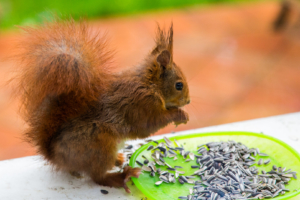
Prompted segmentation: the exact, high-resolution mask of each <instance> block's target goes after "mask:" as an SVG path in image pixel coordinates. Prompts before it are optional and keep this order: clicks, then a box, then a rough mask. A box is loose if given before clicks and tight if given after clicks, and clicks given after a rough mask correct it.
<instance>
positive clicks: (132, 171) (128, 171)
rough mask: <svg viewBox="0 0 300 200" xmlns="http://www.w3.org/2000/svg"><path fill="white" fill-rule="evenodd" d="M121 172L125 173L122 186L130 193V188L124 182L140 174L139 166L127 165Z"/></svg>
mask: <svg viewBox="0 0 300 200" xmlns="http://www.w3.org/2000/svg"><path fill="white" fill-rule="evenodd" d="M123 174H124V175H125V178H124V185H123V188H124V189H125V190H126V192H127V193H130V189H129V188H128V186H127V185H126V183H127V182H128V181H129V179H130V178H131V177H135V178H138V177H139V176H140V174H141V168H138V167H135V168H131V167H129V166H127V167H125V168H124V171H123Z"/></svg>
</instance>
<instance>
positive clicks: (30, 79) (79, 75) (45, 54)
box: [16, 20, 111, 159]
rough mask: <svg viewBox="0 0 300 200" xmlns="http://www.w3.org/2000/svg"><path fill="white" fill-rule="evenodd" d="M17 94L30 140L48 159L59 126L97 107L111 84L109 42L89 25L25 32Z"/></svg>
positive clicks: (54, 24)
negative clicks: (107, 44) (90, 28)
mask: <svg viewBox="0 0 300 200" xmlns="http://www.w3.org/2000/svg"><path fill="white" fill-rule="evenodd" d="M22 29H23V30H25V31H26V36H25V37H24V38H23V39H22V41H21V42H20V44H19V47H20V54H19V55H18V56H17V58H18V59H19V61H20V70H19V72H20V74H19V75H18V77H16V79H17V81H18V85H17V90H16V93H17V94H18V95H20V97H21V102H22V109H21V111H22V114H23V115H24V118H25V120H26V122H27V123H28V124H29V129H28V130H27V132H26V136H27V139H28V140H29V141H30V142H32V143H33V144H34V145H35V146H37V147H38V151H39V152H40V153H41V154H43V155H44V156H45V157H46V158H47V159H50V158H51V152H50V151H49V149H50V148H49V145H50V143H51V140H52V139H53V138H54V137H55V136H56V133H57V132H58V129H59V127H60V126H61V125H62V124H63V123H64V122H65V121H67V120H69V119H71V118H73V117H76V116H78V115H79V114H80V113H82V112H84V111H85V110H86V109H87V108H89V107H91V106H93V105H94V104H93V102H95V101H96V100H97V99H98V98H99V96H100V95H101V93H102V91H103V89H104V88H106V87H107V86H106V85H107V84H108V83H109V81H108V79H109V78H110V73H109V67H110V58H111V53H110V51H108V50H107V49H106V39H105V38H104V37H100V36H99V35H98V34H92V32H91V30H89V29H88V28H87V26H86V24H85V23H84V22H82V23H80V24H76V23H75V22H74V21H72V20H69V21H66V22H58V21H56V22H52V23H46V24H45V25H44V26H42V27H39V28H27V27H26V28H22Z"/></svg>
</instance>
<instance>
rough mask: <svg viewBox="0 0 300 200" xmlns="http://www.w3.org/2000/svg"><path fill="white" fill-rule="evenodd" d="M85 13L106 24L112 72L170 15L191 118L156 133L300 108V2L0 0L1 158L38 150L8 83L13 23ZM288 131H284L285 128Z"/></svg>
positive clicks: (134, 58)
mask: <svg viewBox="0 0 300 200" xmlns="http://www.w3.org/2000/svg"><path fill="white" fill-rule="evenodd" d="M53 14H56V15H58V16H60V17H61V18H67V17H69V16H72V17H74V18H75V19H76V20H78V19H80V18H82V17H83V18H85V19H87V20H88V22H89V24H90V26H91V27H92V28H93V29H95V30H99V31H100V32H107V35H108V37H109V40H110V45H111V47H112V48H114V49H116V55H115V62H114V66H115V67H116V69H115V70H122V69H125V68H129V67H134V66H136V65H138V64H139V62H140V61H141V60H142V59H143V57H144V56H145V55H146V54H147V53H148V52H149V51H150V49H151V48H152V47H153V45H154V40H153V38H154V35H155V28H156V22H158V23H159V24H161V25H165V26H169V25H170V23H171V22H172V21H173V23H174V32H175V33H174V60H175V62H176V63H177V64H178V65H179V66H181V68H182V70H183V71H184V73H185V74H186V77H187V79H188V83H189V87H190V93H191V104H190V105H188V106H186V110H187V111H188V112H189V115H190V121H189V122H188V124H186V125H180V126H178V127H177V128H176V127H175V126H174V125H170V126H168V127H166V128H164V129H162V130H160V131H159V132H158V133H157V134H163V133H170V132H177V131H181V130H186V129H195V128H201V127H205V126H213V125H219V124H224V123H230V122H236V121H242V120H249V119H255V118H261V117H268V116H273V115H279V114H285V113H291V112H298V111H299V110H300V17H299V15H300V6H299V2H298V1H297V0H294V1H293V0H288V1H287V0H286V1H276V0H273V1H270V0H269V1H253V0H251V1H250V0H243V1H241V0H239V1H234V0H201V1H200V0H185V1H182V0H152V1H138V0H110V1H104V0H85V1H79V0H78V1H75V0H64V1H53V0H43V1H38V0H35V1H33V0H31V1H30V0H29V1H28V0H0V85H1V87H0V160H4V159H11V158H17V157H22V156H28V155H34V154H35V150H34V148H33V147H31V146H30V145H29V144H27V143H25V142H23V140H22V132H23V131H24V130H25V128H26V124H25V123H24V122H23V121H22V119H21V117H20V116H19V115H18V105H19V102H18V101H17V100H13V99H11V98H10V96H11V92H12V90H11V88H10V87H7V86H3V85H4V84H5V83H6V82H7V80H9V78H11V72H12V71H13V70H14V67H15V65H16V64H15V63H14V61H13V60H10V59H7V57H9V55H11V54H12V53H15V51H17V49H13V43H14V41H16V40H18V38H20V37H22V32H21V31H20V30H19V29H18V27H17V26H16V25H21V26H24V25H30V26H33V25H38V24H41V23H43V21H45V20H49V19H51V18H52V16H53ZM283 134H284V133H283Z"/></svg>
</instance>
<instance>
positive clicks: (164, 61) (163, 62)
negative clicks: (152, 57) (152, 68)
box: [156, 50, 171, 68]
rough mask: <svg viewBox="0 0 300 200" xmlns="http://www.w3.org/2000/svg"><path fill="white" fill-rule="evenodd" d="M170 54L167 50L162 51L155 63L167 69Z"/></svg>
mask: <svg viewBox="0 0 300 200" xmlns="http://www.w3.org/2000/svg"><path fill="white" fill-rule="evenodd" d="M170 60H171V54H170V52H169V51H168V50H164V51H162V52H161V53H160V54H159V55H158V56H157V58H156V61H157V62H158V63H159V64H160V66H162V67H164V68H168V66H170Z"/></svg>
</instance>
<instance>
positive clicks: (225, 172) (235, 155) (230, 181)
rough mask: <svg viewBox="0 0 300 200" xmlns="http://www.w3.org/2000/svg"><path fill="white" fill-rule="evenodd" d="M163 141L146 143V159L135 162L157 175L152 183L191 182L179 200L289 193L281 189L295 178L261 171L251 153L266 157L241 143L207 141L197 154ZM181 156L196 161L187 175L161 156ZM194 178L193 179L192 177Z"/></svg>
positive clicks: (228, 199) (277, 170)
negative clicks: (193, 170)
mask: <svg viewBox="0 0 300 200" xmlns="http://www.w3.org/2000/svg"><path fill="white" fill-rule="evenodd" d="M164 140H165V143H164V142H161V143H158V142H156V141H153V142H155V143H156V144H157V145H154V146H153V145H150V146H149V147H148V149H147V150H148V151H151V152H153V153H152V154H151V157H152V159H153V160H151V161H150V160H149V159H148V158H146V157H145V156H143V158H144V161H143V162H141V161H136V162H137V163H138V164H139V165H140V166H141V167H142V170H143V171H145V172H149V173H150V176H152V177H154V176H158V177H159V180H160V181H158V182H156V183H155V184H156V185H160V184H162V183H164V184H165V183H168V184H169V183H175V182H176V181H178V182H179V183H181V184H191V185H193V187H192V188H190V191H189V192H190V194H189V195H188V196H180V197H178V198H179V199H188V200H202V199H203V200H231V199H232V200H236V199H239V200H242V199H245V200H246V199H263V198H274V197H276V196H278V195H283V194H285V192H289V189H287V188H285V186H284V185H285V184H288V183H289V181H290V180H291V178H295V179H297V176H296V172H293V171H291V170H290V169H289V170H286V168H282V167H277V166H275V165H273V167H272V170H271V171H269V172H266V171H262V173H261V174H259V170H258V168H256V167H255V166H253V165H254V164H255V163H256V159H255V156H257V155H259V156H260V157H266V158H267V157H268V155H267V154H264V153H261V152H260V151H259V149H258V148H251V149H249V148H248V147H247V146H245V145H243V144H242V143H237V142H235V141H228V142H210V143H207V144H202V145H199V146H198V150H197V154H198V155H195V154H194V153H192V152H190V151H186V150H185V149H184V147H183V145H180V144H179V142H178V141H177V140H174V143H175V145H173V142H171V141H170V140H169V139H168V138H166V137H165V138H164ZM179 156H182V157H183V159H184V160H185V162H189V161H191V160H196V163H197V165H191V168H195V169H196V171H195V172H194V173H193V174H190V175H183V174H185V172H184V171H182V170H180V168H182V167H180V166H171V165H169V164H168V163H167V162H166V161H165V160H164V159H165V158H167V157H168V158H172V159H173V160H177V159H178V157H179ZM269 163H270V159H268V158H267V159H265V160H263V159H260V160H259V161H258V162H257V164H258V165H268V164H269ZM156 166H167V170H168V171H163V170H161V169H160V168H158V167H156ZM196 178H198V180H197V181H195V180H193V179H196ZM199 178H201V180H200V179H199Z"/></svg>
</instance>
